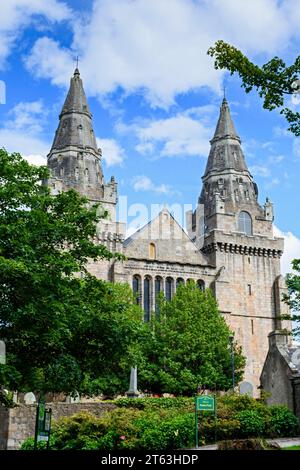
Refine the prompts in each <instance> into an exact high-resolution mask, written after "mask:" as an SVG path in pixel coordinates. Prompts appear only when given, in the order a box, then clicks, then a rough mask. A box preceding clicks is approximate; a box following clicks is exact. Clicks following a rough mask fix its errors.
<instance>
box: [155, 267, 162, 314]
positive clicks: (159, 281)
mask: <svg viewBox="0 0 300 470" xmlns="http://www.w3.org/2000/svg"><path fill="white" fill-rule="evenodd" d="M161 291H162V278H161V277H158V276H157V277H156V278H155V313H157V314H158V313H159V305H158V297H159V294H160V292H161Z"/></svg>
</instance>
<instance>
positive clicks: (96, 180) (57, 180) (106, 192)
mask: <svg viewBox="0 0 300 470" xmlns="http://www.w3.org/2000/svg"><path fill="white" fill-rule="evenodd" d="M101 156H102V153H101V149H99V148H97V143H96V137H95V134H94V129H93V123H92V114H91V112H90V110H89V106H88V102H87V99H86V95H85V92H84V89H83V84H82V80H81V78H80V73H79V70H78V68H76V70H75V72H74V75H73V77H72V78H71V83H70V88H69V91H68V94H67V97H66V100H65V103H64V105H63V107H62V111H61V113H60V115H59V124H58V128H57V130H56V133H55V137H54V141H53V144H52V147H51V150H50V152H49V155H48V157H47V159H48V160H47V166H48V168H49V170H50V178H49V180H48V181H47V184H48V186H49V187H50V189H51V191H52V193H53V194H57V193H58V192H60V191H67V190H68V189H70V188H73V189H75V190H76V191H78V192H79V193H80V194H81V195H83V196H86V197H87V198H88V199H89V201H90V202H91V203H101V207H102V208H104V209H106V210H107V211H108V213H109V217H108V219H105V220H103V221H101V223H100V224H99V226H98V228H97V240H95V242H97V241H98V242H99V243H103V244H105V245H106V246H107V247H108V248H109V249H110V250H112V251H118V252H122V243H123V240H124V224H119V223H118V222H116V204H117V183H116V182H115V179H114V177H111V180H110V182H109V183H106V182H105V180H104V177H103V171H102V166H101ZM108 264H110V263H107V262H100V263H99V264H98V265H97V266H95V265H94V266H92V265H91V266H90V267H89V268H90V271H92V272H93V274H95V275H98V276H99V277H102V278H104V279H108V280H112V279H111V277H110V272H111V266H107V265H108Z"/></svg>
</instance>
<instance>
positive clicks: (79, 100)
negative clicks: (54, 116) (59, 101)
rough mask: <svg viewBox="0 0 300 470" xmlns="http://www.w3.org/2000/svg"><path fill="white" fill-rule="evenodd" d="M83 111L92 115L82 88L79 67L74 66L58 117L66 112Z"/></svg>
mask: <svg viewBox="0 0 300 470" xmlns="http://www.w3.org/2000/svg"><path fill="white" fill-rule="evenodd" d="M74 112H76V113H84V114H87V115H88V116H89V117H92V115H91V112H90V110H89V106H88V102H87V99H86V96H85V92H84V89H83V83H82V80H81V78H80V72H79V69H78V68H77V67H76V69H75V71H74V75H73V77H72V78H71V82H70V89H69V92H68V94H67V97H66V100H65V103H64V105H63V108H62V112H61V114H60V118H61V117H62V116H63V115H64V114H66V113H74Z"/></svg>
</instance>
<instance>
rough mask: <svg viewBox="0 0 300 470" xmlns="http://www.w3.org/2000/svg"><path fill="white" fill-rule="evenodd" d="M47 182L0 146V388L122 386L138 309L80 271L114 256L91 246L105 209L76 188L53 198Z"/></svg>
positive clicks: (125, 292)
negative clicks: (2, 348) (1, 345)
mask: <svg viewBox="0 0 300 470" xmlns="http://www.w3.org/2000/svg"><path fill="white" fill-rule="evenodd" d="M47 176H48V171H47V168H45V167H35V166H33V165H30V164H29V163H27V162H26V161H25V160H23V159H22V157H21V156H20V155H19V154H11V155H9V154H8V153H7V152H6V151H5V150H0V338H2V339H4V340H5V341H6V349H7V364H6V365H5V366H1V370H0V374H1V376H0V383H1V384H4V385H5V386H6V387H7V388H10V389H11V390H19V391H22V390H24V391H25V390H33V391H54V392H58V391H64V392H67V393H71V392H74V390H75V389H77V390H78V391H86V392H87V393H93V392H95V393H96V392H99V391H106V390H107V389H108V388H110V389H111V390H113V391H115V390H120V389H121V388H122V387H124V381H125V369H126V379H127V380H128V370H129V369H128V368H129V364H131V363H132V360H133V359H132V357H133V356H134V354H135V345H136V344H137V342H136V337H137V335H138V334H139V328H141V321H140V318H141V312H140V311H139V309H138V307H137V306H135V305H134V301H133V298H132V293H131V291H130V289H129V287H128V286H118V285H111V284H109V283H105V282H103V281H101V280H97V279H96V278H95V277H93V276H91V275H89V274H88V272H87V270H86V263H87V261H88V260H98V259H106V260H109V259H111V258H112V257H113V255H112V253H110V252H109V251H108V250H107V248H106V247H105V246H103V245H101V244H96V243H94V241H93V238H94V237H95V235H96V224H97V222H98V221H99V220H100V218H101V217H103V215H105V214H102V215H101V216H99V215H98V213H99V212H100V210H101V208H98V207H97V206H96V205H95V206H92V207H91V206H90V205H88V204H87V199H85V198H83V197H81V196H80V195H79V194H78V193H77V192H75V191H73V190H70V191H68V192H63V193H60V194H58V195H57V196H52V195H51V194H50V193H49V190H48V189H47V188H46V187H45V186H44V185H42V184H41V183H42V181H43V180H44V179H46V178H47ZM116 258H120V256H119V255H116ZM79 273H80V275H79ZM123 390H124V389H123Z"/></svg>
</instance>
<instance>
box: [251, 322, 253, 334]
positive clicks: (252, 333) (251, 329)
mask: <svg viewBox="0 0 300 470" xmlns="http://www.w3.org/2000/svg"><path fill="white" fill-rule="evenodd" d="M251 333H252V334H253V335H254V322H253V320H251Z"/></svg>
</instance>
